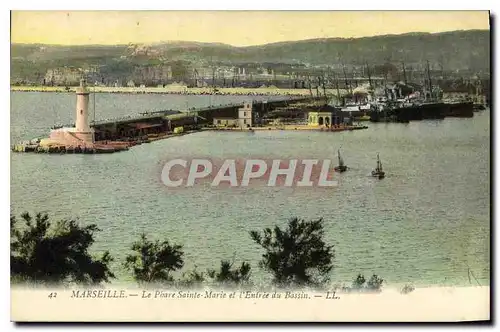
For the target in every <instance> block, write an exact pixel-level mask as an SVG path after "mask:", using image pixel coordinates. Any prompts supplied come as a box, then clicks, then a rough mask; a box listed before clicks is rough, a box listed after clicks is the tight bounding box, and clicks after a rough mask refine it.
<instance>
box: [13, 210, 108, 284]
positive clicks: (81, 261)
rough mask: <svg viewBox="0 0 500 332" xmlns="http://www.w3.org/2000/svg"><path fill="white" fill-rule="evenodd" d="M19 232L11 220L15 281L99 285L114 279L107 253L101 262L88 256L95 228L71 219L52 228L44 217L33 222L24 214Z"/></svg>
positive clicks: (46, 216) (39, 215)
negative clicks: (81, 224) (80, 224)
mask: <svg viewBox="0 0 500 332" xmlns="http://www.w3.org/2000/svg"><path fill="white" fill-rule="evenodd" d="M21 218H22V220H23V222H24V225H22V226H21V227H22V229H19V228H17V219H16V217H15V216H11V217H10V227H11V228H10V235H11V243H10V245H11V256H10V260H11V270H10V271H11V278H12V279H13V280H14V281H26V282H36V283H42V284H55V283H58V284H60V283H78V284H99V283H102V282H108V281H109V279H111V278H114V277H115V276H114V274H113V273H112V272H111V271H110V270H109V263H110V262H111V261H112V260H113V259H112V257H111V256H110V254H109V252H105V253H104V254H103V255H102V257H101V258H100V259H94V258H92V257H91V256H90V254H89V253H88V249H89V247H90V246H91V245H92V244H93V243H94V234H95V233H96V232H97V231H99V229H98V228H97V226H96V225H93V224H92V225H88V226H84V227H82V226H79V225H78V224H77V223H76V221H74V220H63V221H60V222H58V223H56V225H54V227H52V224H51V223H50V221H49V217H48V215H47V214H41V213H38V214H37V215H36V216H35V219H33V218H32V217H31V216H30V214H29V213H23V214H22V215H21Z"/></svg>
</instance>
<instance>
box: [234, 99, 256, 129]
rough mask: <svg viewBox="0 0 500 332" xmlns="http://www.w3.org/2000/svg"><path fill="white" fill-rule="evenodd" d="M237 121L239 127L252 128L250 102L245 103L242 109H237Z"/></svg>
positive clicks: (252, 114) (252, 117)
mask: <svg viewBox="0 0 500 332" xmlns="http://www.w3.org/2000/svg"><path fill="white" fill-rule="evenodd" d="M238 119H239V125H240V127H242V128H246V127H252V125H253V119H254V112H253V110H252V102H245V103H244V104H243V107H242V108H239V109H238Z"/></svg>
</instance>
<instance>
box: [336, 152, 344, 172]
mask: <svg viewBox="0 0 500 332" xmlns="http://www.w3.org/2000/svg"><path fill="white" fill-rule="evenodd" d="M338 156H339V165H338V166H336V167H335V168H334V169H335V172H340V173H342V172H345V171H347V166H346V165H345V164H344V159H342V157H341V156H340V150H338Z"/></svg>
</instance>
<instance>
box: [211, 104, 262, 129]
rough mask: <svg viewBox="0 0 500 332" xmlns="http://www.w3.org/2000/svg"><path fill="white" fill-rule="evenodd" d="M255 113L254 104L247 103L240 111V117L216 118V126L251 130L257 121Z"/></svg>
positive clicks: (214, 121) (214, 120)
mask: <svg viewBox="0 0 500 332" xmlns="http://www.w3.org/2000/svg"><path fill="white" fill-rule="evenodd" d="M255 114H256V113H255V112H254V111H253V107H252V102H245V103H244V104H243V107H241V108H239V109H238V117H237V118H231V117H214V119H213V124H214V126H223V127H239V128H251V127H252V126H253V124H254V121H255Z"/></svg>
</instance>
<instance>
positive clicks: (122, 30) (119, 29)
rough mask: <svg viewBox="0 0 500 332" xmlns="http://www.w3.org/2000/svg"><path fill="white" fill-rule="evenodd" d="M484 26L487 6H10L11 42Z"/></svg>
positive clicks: (299, 35) (262, 39)
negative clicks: (48, 8) (413, 8)
mask: <svg viewBox="0 0 500 332" xmlns="http://www.w3.org/2000/svg"><path fill="white" fill-rule="evenodd" d="M468 29H489V13H488V12H487V11H433V12H432V11H413V12H401V11H399V12H398V11H384V12H383V11H358V12H347V11H344V12H340V11H337V12H335V11H194V12H193V11H190V12H188V11H12V21H11V42H13V43H43V44H63V45H82V44H105V45H109V44H128V43H154V42H160V41H172V40H183V41H199V42H220V43H225V44H230V45H234V46H248V45H260V44H266V43H273V42H280V41H289V40H303V39H311V38H334V37H341V38H349V37H364V36H375V35H385V34H401V33H407V32H442V31H453V30H468Z"/></svg>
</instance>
